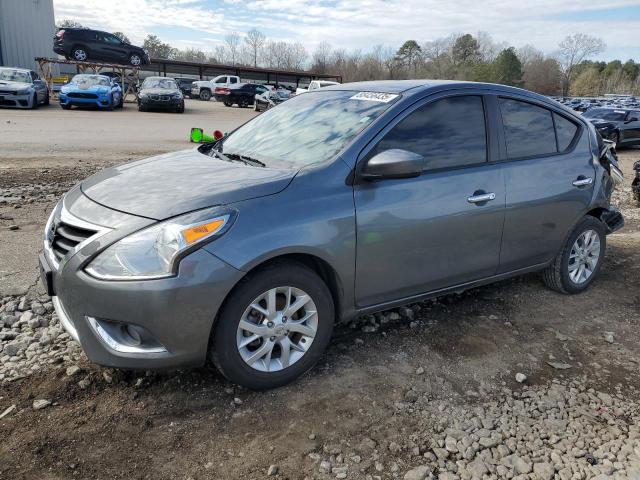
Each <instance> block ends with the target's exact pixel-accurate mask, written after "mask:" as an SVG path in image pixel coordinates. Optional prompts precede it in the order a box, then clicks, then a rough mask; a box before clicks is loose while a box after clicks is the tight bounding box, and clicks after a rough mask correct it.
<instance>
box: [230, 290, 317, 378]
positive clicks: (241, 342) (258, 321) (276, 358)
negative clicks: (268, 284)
mask: <svg viewBox="0 0 640 480" xmlns="http://www.w3.org/2000/svg"><path fill="white" fill-rule="evenodd" d="M317 330H318V312H317V308H316V305H315V303H314V301H313V299H312V298H311V296H310V295H308V294H307V293H306V292H304V291H303V290H301V289H299V288H296V287H290V286H283V287H276V288H272V289H270V290H268V291H266V292H264V293H262V294H261V295H259V296H258V297H256V298H255V299H254V300H253V301H252V302H251V303H250V304H249V306H248V307H247V308H246V309H245V311H244V313H243V314H242V318H241V319H240V323H239V324H238V329H237V333H236V347H237V348H238V352H239V353H240V356H241V358H242V360H244V362H245V363H246V364H247V365H248V366H250V367H251V368H253V369H255V370H259V371H262V372H277V371H279V370H283V369H285V368H287V367H289V366H291V365H293V364H294V363H296V362H298V361H299V360H300V359H302V357H304V355H305V354H306V353H307V351H308V350H309V348H310V347H311V344H312V343H313V340H314V338H315V336H316V333H317Z"/></svg>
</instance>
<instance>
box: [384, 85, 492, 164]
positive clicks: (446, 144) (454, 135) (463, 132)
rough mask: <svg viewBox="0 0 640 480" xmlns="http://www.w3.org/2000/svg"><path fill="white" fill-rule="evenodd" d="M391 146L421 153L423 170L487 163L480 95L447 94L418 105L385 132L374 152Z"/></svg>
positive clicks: (484, 127)
mask: <svg viewBox="0 0 640 480" xmlns="http://www.w3.org/2000/svg"><path fill="white" fill-rule="evenodd" d="M394 148H398V149H403V150H409V151H411V152H414V153H417V154H419V155H422V156H423V157H424V159H425V161H424V170H437V169H440V168H454V167H463V166H467V165H474V164H479V163H484V162H486V161H487V132H486V126H485V115H484V105H483V101H482V97H480V96H478V95H463V96H455V97H448V98H443V99H441V100H436V101H435V102H432V103H428V104H426V105H424V106H422V107H420V108H418V109H417V110H415V111H414V112H413V113H411V114H409V115H408V116H407V117H406V118H404V119H403V120H401V121H400V122H399V123H398V124H397V125H396V126H395V127H393V129H391V130H390V131H389V133H387V134H386V135H385V137H384V138H383V139H382V140H381V141H380V143H379V144H378V145H377V146H376V148H375V151H374V152H373V154H374V155H375V154H377V153H380V152H383V151H385V150H390V149H394Z"/></svg>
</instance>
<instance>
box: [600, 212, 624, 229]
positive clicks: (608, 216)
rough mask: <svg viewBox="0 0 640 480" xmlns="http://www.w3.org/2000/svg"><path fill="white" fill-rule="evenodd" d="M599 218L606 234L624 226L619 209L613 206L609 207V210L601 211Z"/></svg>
mask: <svg viewBox="0 0 640 480" xmlns="http://www.w3.org/2000/svg"><path fill="white" fill-rule="evenodd" d="M600 219H601V220H602V223H604V225H605V227H606V229H607V235H609V234H610V233H613V232H617V231H618V230H620V229H621V228H622V227H624V217H623V216H622V213H621V212H620V210H618V209H617V208H615V207H610V208H609V210H606V211H605V212H603V213H602V215H600Z"/></svg>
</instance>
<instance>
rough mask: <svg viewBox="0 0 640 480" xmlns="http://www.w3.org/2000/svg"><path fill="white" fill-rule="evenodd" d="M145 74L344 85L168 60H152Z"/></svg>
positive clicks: (323, 76)
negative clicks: (227, 76) (231, 76)
mask: <svg viewBox="0 0 640 480" xmlns="http://www.w3.org/2000/svg"><path fill="white" fill-rule="evenodd" d="M142 70H144V71H145V72H150V71H153V72H157V73H158V74H159V75H163V76H176V74H179V75H192V76H197V77H198V78H200V79H203V78H204V77H214V76H216V75H237V76H238V77H240V79H241V80H251V81H263V82H266V83H284V82H286V83H295V84H296V86H298V85H299V84H300V82H301V81H303V83H309V82H310V81H311V80H334V81H337V82H340V83H342V76H341V75H333V74H328V73H315V72H304V71H296V70H277V69H271V68H259V67H245V66H239V65H236V66H234V65H221V64H216V63H199V62H188V61H184V60H166V59H164V58H152V59H151V63H150V64H149V65H145V66H143V67H142Z"/></svg>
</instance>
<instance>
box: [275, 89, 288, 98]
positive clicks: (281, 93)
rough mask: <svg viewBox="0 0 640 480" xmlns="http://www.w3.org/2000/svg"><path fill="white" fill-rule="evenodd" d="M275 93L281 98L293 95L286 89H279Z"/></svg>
mask: <svg viewBox="0 0 640 480" xmlns="http://www.w3.org/2000/svg"><path fill="white" fill-rule="evenodd" d="M275 94H276V96H278V97H280V98H289V97H290V96H291V95H290V94H289V92H285V91H284V90H278V91H277V92H276V93H275Z"/></svg>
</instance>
